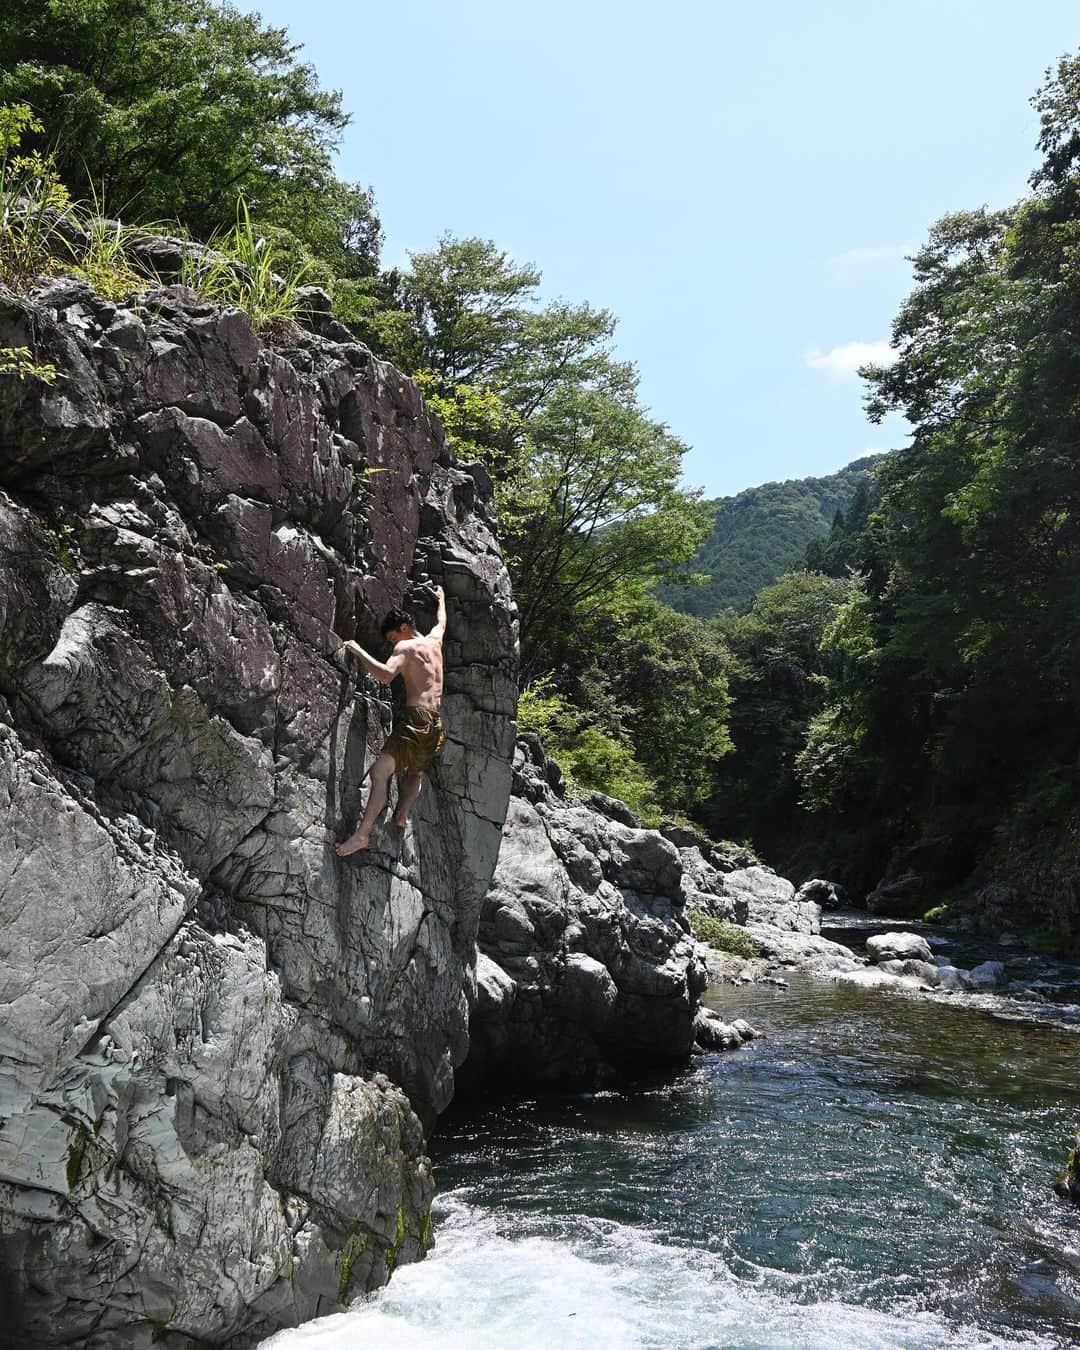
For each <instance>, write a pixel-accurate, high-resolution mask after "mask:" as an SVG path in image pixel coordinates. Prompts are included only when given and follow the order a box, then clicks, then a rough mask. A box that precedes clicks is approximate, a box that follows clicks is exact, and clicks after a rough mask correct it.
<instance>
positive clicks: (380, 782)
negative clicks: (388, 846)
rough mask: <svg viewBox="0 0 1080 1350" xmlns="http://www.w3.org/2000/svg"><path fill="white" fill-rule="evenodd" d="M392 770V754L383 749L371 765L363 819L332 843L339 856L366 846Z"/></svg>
mask: <svg viewBox="0 0 1080 1350" xmlns="http://www.w3.org/2000/svg"><path fill="white" fill-rule="evenodd" d="M393 772H394V756H393V755H388V754H387V753H386V751H385V750H384V751H383V752H382V754H380V755H379V757H378V759H377V760H376V761H375V763H374V764H373V765H372V766H371V787H370V789H369V790H368V799H367V808H366V809H365V811H364V819H363V820H362V821H361V822H360V824H359V825H358V826H357V830H356V833H355V834H351V835H350V836H349V837H348V839H346V840H344V842H343V843H340V844H335V845H334V848H335V849H337V854H338V857H339V858H344V857H347V856H348V854H350V853H359V851H360V850H361V849H362V848H367V846H368V843H369V841H370V839H371V827H372V826H373V825H374V824H375V820H376V817H377V816H378V814H379V812H380V811H381V810H382V809H383V807H384V806H385V805H386V796H387V788H388V787H389V785H390V778H391V776H392V774H393Z"/></svg>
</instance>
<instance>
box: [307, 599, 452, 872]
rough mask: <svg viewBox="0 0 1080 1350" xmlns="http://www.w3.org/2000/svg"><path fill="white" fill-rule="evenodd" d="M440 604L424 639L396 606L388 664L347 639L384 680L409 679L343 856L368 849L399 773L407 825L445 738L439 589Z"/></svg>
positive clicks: (387, 622)
mask: <svg viewBox="0 0 1080 1350" xmlns="http://www.w3.org/2000/svg"><path fill="white" fill-rule="evenodd" d="M435 598H436V599H437V601H438V604H439V612H438V617H437V618H436V620H435V627H434V628H433V629H432V630H431V632H430V633H428V634H427V636H426V637H425V636H424V635H423V634H422V633H418V632H417V630H416V624H415V622H414V620H413V616H412V615H411V614H410V613H409V612H408V611H407V610H404V609H392V610H391V611H390V613H389V614H387V616H386V618H385V619H384V620H383V622H382V630H381V631H382V635H383V637H385V638H387V639H388V640H389V641H390V642H391V643H392V644H393V647H394V650H393V652H392V654H391V655H390V657H389V659H388V660H387V661H386V662H382V661H377V660H376V659H375V657H374V656H370V655H369V654H368V653H367V652H366V651H364V649H363V647H361V646H360V645H359V643H356V642H346V643H345V644H344V647H345V649H346V650H347V651H349V652H352V653H353V655H355V656H357V657H359V658H360V661H361V663H362V664H363V666H364V669H365V670H367V671H369V672H370V673H371V674H372V675H374V676H375V678H376V679H377V680H378V681H379V683H380V684H390V682H391V681H392V680H393V679H394V678H395V677H396V676H398V675H400V676H401V678H402V679H403V680H404V682H405V706H404V708H401V709H399V710H398V712H397V714H396V715H395V717H394V726H393V729H392V731H391V732H390V735H389V736H388V737H387V739H386V743H385V745H384V746H383V748H382V749H381V750H380V751H379V756H378V758H377V759H376V760H375V763H374V764H373V765H372V766H371V788H370V790H369V792H368V799H367V808H366V809H365V811H364V818H363V820H361V822H360V824H359V826H358V827H357V829H356V832H355V833H354V834H351V835H350V836H349V837H348V839H346V840H344V841H343V842H342V843H340V844H335V845H334V847H335V849H336V850H337V852H338V856H339V857H342V858H344V857H347V856H348V854H350V853H358V852H359V851H360V850H361V849H364V848H367V847H368V845H369V842H370V839H371V830H372V826H373V825H374V824H375V821H376V819H377V818H378V815H379V813H380V811H382V809H383V807H384V806H385V805H386V798H387V793H388V791H389V787H390V779H391V777H392V776H393V775H394V774H400V775H401V783H400V787H399V792H398V805H397V810H396V811H395V812H394V824H395V825H397V826H398V827H399V828H400V829H404V827H405V822H406V821H407V820H408V818H409V810H410V808H411V807H412V804H413V802H415V801H416V799H417V797H418V796H419V795H420V789H421V788H422V787H423V773H424V770H425V769H427V768H428V766H429V765H430V764H431V761H432V760H433V759H434V758H435V756H436V755H437V754H438V753H439V751H440V750H441V749H442V747H443V742H444V741H445V740H446V732H445V731H444V730H443V724H442V720H441V718H440V716H439V709H440V705H441V702H442V691H443V651H442V644H443V635H444V634H445V632H446V597H445V595H444V594H443V588H442V587H441V586H436V587H435Z"/></svg>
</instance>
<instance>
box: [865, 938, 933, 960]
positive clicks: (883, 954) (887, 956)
mask: <svg viewBox="0 0 1080 1350" xmlns="http://www.w3.org/2000/svg"><path fill="white" fill-rule="evenodd" d="M866 954H867V956H868V957H869V959H870V960H871V961H873V962H876V963H879V964H880V963H881V962H883V961H926V962H932V961H933V959H934V954H933V952H932V951H931V950H930V944H929V943H928V942H927V941H926V939H925V938H923V937H920V936H919V935H918V933H879V934H877V935H876V936H875V937H868V938H867V939H866Z"/></svg>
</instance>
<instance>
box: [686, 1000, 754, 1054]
mask: <svg viewBox="0 0 1080 1350" xmlns="http://www.w3.org/2000/svg"><path fill="white" fill-rule="evenodd" d="M750 1039H752V1036H746V1037H744V1036H743V1035H742V1034H741V1033H740V1032H739V1029H738V1028H737V1027H736V1026H735V1025H734V1024H733V1023H730V1022H725V1021H724V1019H723V1018H722V1017H721V1016H720V1015H719V1014H718V1013H714V1012H713V1011H712V1009H711V1008H699V1009H698V1010H697V1014H696V1016H695V1017H694V1040H695V1041H696V1042H697V1044H698V1045H700V1046H701V1047H702V1049H703V1050H737V1049H738V1048H739V1046H741V1045H742V1043H743V1041H744V1040H750Z"/></svg>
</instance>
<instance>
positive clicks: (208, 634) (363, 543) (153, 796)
mask: <svg viewBox="0 0 1080 1350" xmlns="http://www.w3.org/2000/svg"><path fill="white" fill-rule="evenodd" d="M168 247H169V244H168V242H167V241H166V243H165V244H163V245H162V248H163V249H165V250H166V251H167V249H168ZM316 298H317V297H316ZM325 317H326V316H325V315H324V316H323V318H324V319H325ZM323 327H324V328H325V327H326V325H325V324H323ZM327 331H330V330H329V329H327ZM338 339H342V340H338ZM345 339H348V340H345ZM0 343H2V344H4V345H23V344H27V345H30V346H31V347H32V348H33V350H34V353H35V357H36V359H38V360H41V361H51V362H53V363H54V364H55V365H56V367H57V371H58V379H57V382H56V384H55V385H53V386H52V387H46V386H44V385H43V384H41V383H39V382H34V381H23V382H20V381H18V380H16V379H13V378H11V377H8V378H6V379H4V380H3V381H0V551H2V556H3V567H2V569H0V693H2V695H3V697H2V698H0V800H2V801H3V804H4V813H5V814H4V820H5V828H4V830H3V832H2V833H0V950H2V956H3V959H2V961H0V1001H2V1002H3V1004H4V1035H3V1040H2V1044H0V1169H2V1176H3V1181H4V1186H3V1189H2V1191H0V1234H2V1236H0V1264H2V1267H3V1272H4V1276H5V1280H6V1286H5V1293H6V1295H7V1297H6V1308H7V1313H8V1316H9V1317H13V1316H14V1315H15V1310H19V1311H20V1312H21V1317H22V1320H21V1323H20V1324H19V1325H18V1326H17V1327H13V1326H12V1324H10V1323H9V1326H8V1332H9V1334H11V1335H12V1336H14V1338H15V1341H16V1343H17V1344H19V1345H20V1346H21V1347H22V1346H25V1347H30V1346H35V1345H49V1346H51V1345H55V1344H58V1343H61V1342H63V1343H68V1344H81V1345H87V1346H93V1347H95V1348H96V1350H105V1348H106V1347H111V1346H125V1347H126V1346H132V1345H143V1344H147V1345H148V1344H149V1343H150V1341H151V1339H152V1340H153V1341H155V1342H156V1343H158V1344H161V1345H164V1346H166V1347H167V1346H169V1345H175V1346H180V1345H181V1344H183V1345H187V1344H188V1343H189V1342H193V1341H196V1340H197V1341H201V1342H204V1343H207V1344H215V1345H224V1344H229V1345H231V1346H240V1345H243V1344H247V1343H250V1342H251V1341H253V1340H255V1339H257V1338H258V1337H259V1336H260V1335H263V1334H265V1333H266V1332H268V1331H270V1330H272V1329H274V1328H275V1327H278V1326H281V1325H283V1324H289V1323H294V1322H296V1321H298V1320H301V1319H304V1318H307V1317H311V1316H314V1315H316V1314H318V1313H321V1312H325V1311H329V1310H332V1309H333V1308H334V1307H335V1306H336V1305H337V1304H338V1303H340V1302H343V1301H345V1300H347V1299H349V1298H351V1297H353V1296H355V1295H356V1294H358V1293H361V1292H363V1291H364V1290H366V1289H370V1288H373V1287H374V1286H376V1285H378V1284H380V1283H381V1282H383V1281H384V1280H385V1279H386V1278H387V1275H388V1272H389V1271H390V1270H391V1269H392V1268H393V1266H394V1265H395V1263H398V1262H401V1261H406V1260H411V1259H415V1258H416V1257H417V1256H419V1255H421V1254H422V1253H423V1250H424V1248H425V1247H426V1246H427V1244H428V1242H429V1240H430V1225H429V1219H428V1210H429V1205H430V1200H431V1194H432V1181H431V1174H430V1169H429V1167H428V1163H427V1160H426V1158H425V1157H424V1140H423V1131H422V1127H421V1120H423V1121H425V1122H430V1121H431V1120H432V1119H433V1118H434V1117H435V1115H436V1113H437V1112H438V1111H440V1110H441V1109H442V1108H443V1107H445V1105H446V1104H447V1102H448V1101H449V1099H450V1096H451V1093H452V1091H453V1083H454V1074H455V1069H456V1067H457V1066H458V1065H459V1064H460V1063H461V1062H462V1060H463V1059H464V1056H465V1054H466V1051H467V1046H468V1027H467V1016H468V1006H467V1001H466V997H465V989H466V986H469V987H470V988H471V987H472V981H473V969H474V960H475V945H474V943H475V934H476V929H477V923H478V920H479V916H480V908H481V903H482V901H483V897H484V895H485V893H486V891H487V886H488V882H489V880H490V877H491V873H492V871H493V868H494V865H495V859H496V855H497V852H498V845H499V836H500V826H501V823H502V819H503V815H504V813H505V810H506V805H507V801H508V797H509V789H510V753H511V749H512V744H513V724H512V717H513V711H514V699H515V640H516V620H515V615H514V610H513V605H512V601H511V598H510V593H509V583H508V579H507V575H506V572H505V569H504V568H503V566H502V563H501V560H500V558H499V554H498V551H497V548H496V546H495V543H494V539H493V534H492V528H491V520H492V518H491V487H490V483H489V482H488V480H487V477H486V475H485V474H484V472H483V470H481V469H469V468H465V467H462V466H460V465H458V464H456V463H455V462H454V459H453V457H452V455H451V454H450V453H449V451H448V450H447V448H446V444H445V440H444V438H443V435H442V432H441V430H440V428H439V426H438V423H437V422H436V421H435V420H434V418H433V417H432V416H431V414H430V413H429V412H428V410H427V408H426V407H425V405H424V402H423V400H422V398H421V396H420V394H419V391H418V390H417V388H416V387H415V385H413V384H412V383H411V382H410V381H408V380H407V379H405V378H404V377H402V376H401V375H400V374H399V373H398V372H397V371H395V370H394V369H393V368H392V367H390V366H388V365H385V364H384V363H382V362H380V361H377V360H376V359H375V358H374V357H373V356H372V355H371V353H370V352H369V351H368V350H367V349H366V348H364V347H363V346H361V345H360V344H359V343H356V342H354V341H352V340H351V338H348V335H347V334H342V333H341V332H339V331H338V330H336V329H335V330H333V331H332V332H331V336H330V338H323V337H319V336H316V335H315V334H312V333H301V332H299V331H297V332H295V333H293V334H291V335H287V336H285V337H284V338H283V340H282V341H280V342H277V343H275V344H272V345H271V344H267V343H266V342H264V341H262V340H261V339H260V337H259V336H258V335H257V334H256V333H255V332H254V331H253V330H252V327H251V325H250V323H249V322H248V320H247V318H246V317H245V316H244V315H243V314H241V313H240V312H238V311H236V310H221V309H218V308H216V307H215V306H213V305H209V304H206V303H204V302H202V301H201V300H199V299H198V298H197V297H196V296H195V295H194V294H193V293H192V292H191V291H188V290H186V289H185V288H183V287H180V286H172V287H166V288H164V289H160V290H157V291H155V292H153V293H150V294H146V295H143V296H142V297H140V298H139V300H138V301H137V302H133V303H132V304H130V305H123V304H116V303H114V302H111V301H107V300H104V299H102V298H101V297H100V296H97V295H95V294H94V293H93V292H92V291H91V290H90V289H89V287H88V286H86V285H85V284H83V283H81V282H73V281H69V280H65V279H56V280H53V281H50V282H49V283H48V284H47V285H46V286H44V287H43V288H42V289H41V290H40V291H39V292H37V293H36V294H35V296H34V297H33V299H32V301H30V302H24V301H21V300H18V299H16V298H15V297H14V296H12V295H10V294H8V293H0ZM428 576H430V578H431V579H433V580H435V581H441V582H442V583H443V585H444V586H445V588H446V591H447V599H448V607H449V612H450V623H449V631H448V636H447V642H446V661H447V673H446V697H445V704H444V710H445V713H444V715H445V720H446V723H447V725H448V728H449V732H450V740H449V742H448V744H447V746H446V749H445V751H444V753H443V755H442V757H441V758H440V760H439V761H438V763H437V765H436V768H435V770H434V772H433V774H432V778H431V784H430V787H429V788H428V790H426V791H425V792H424V793H423V795H422V796H421V798H420V800H419V803H418V805H417V809H416V812H415V819H414V821H413V822H411V823H410V825H409V828H408V829H407V830H406V831H405V832H404V833H402V832H400V831H398V830H396V829H394V828H393V827H391V826H390V825H389V824H385V825H383V826H382V827H381V828H380V829H379V830H378V831H377V833H376V836H375V839H374V843H375V850H376V851H373V852H372V853H371V854H369V855H367V856H366V857H361V858H356V859H351V860H349V861H347V862H342V861H341V860H339V859H338V858H337V857H336V855H335V854H334V852H333V850H332V848H331V847H330V845H331V841H332V838H333V837H334V836H335V834H337V835H340V834H343V833H344V832H345V830H346V829H347V828H349V827H350V826H351V825H352V823H353V822H354V820H355V817H356V814H357V811H358V807H359V804H360V801H361V797H362V793H363V788H362V779H363V774H364V769H365V766H366V764H367V763H368V762H369V760H370V757H371V754H372V751H373V749H374V748H375V747H376V746H377V745H378V743H379V742H380V740H381V738H382V736H383V734H384V733H385V732H386V730H387V729H388V726H389V718H390V705H389V702H388V701H387V699H386V698H385V697H384V696H383V691H382V690H381V689H377V688H376V687H375V686H374V685H373V684H372V683H371V682H370V681H367V682H364V683H361V682H360V681H358V680H357V679H356V678H355V677H351V678H347V677H345V676H344V675H343V674H342V672H341V671H340V670H339V669H338V668H337V667H336V666H335V664H334V662H333V660H332V659H331V658H332V656H333V654H334V652H335V649H336V647H337V639H336V638H335V637H334V636H333V634H334V632H338V633H341V634H342V635H345V636H348V635H351V634H353V633H355V634H356V635H357V636H359V638H360V640H361V641H366V642H367V643H369V644H374V643H376V642H377V641H378V636H377V626H378V619H379V617H380V615H381V614H382V613H383V612H384V611H385V610H386V609H387V608H389V607H390V606H391V605H395V604H400V603H402V601H406V600H407V599H408V596H409V592H410V588H411V587H412V586H413V585H414V584H415V583H416V582H417V581H419V580H422V579H423V578H425V577H428ZM419 600H420V604H421V606H423V605H424V603H425V602H424V601H423V599H422V598H419ZM669 847H670V846H669ZM627 867H628V868H630V861H629V860H628V862H627ZM631 870H632V869H631ZM488 973H489V975H490V974H491V972H488ZM585 982H586V983H587V980H586V981H585ZM486 987H487V991H488V994H489V995H490V998H491V999H492V1000H494V1001H498V999H499V998H501V997H503V996H504V995H505V993H506V991H505V989H502V988H501V987H500V986H499V984H498V980H497V979H493V980H492V981H489V983H488V985H487V986H486ZM579 998H580V1000H581V1002H582V1005H583V1006H585V1005H588V1002H589V1000H588V999H587V998H586V997H585V995H584V993H579Z"/></svg>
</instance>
